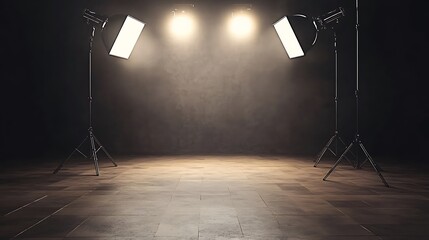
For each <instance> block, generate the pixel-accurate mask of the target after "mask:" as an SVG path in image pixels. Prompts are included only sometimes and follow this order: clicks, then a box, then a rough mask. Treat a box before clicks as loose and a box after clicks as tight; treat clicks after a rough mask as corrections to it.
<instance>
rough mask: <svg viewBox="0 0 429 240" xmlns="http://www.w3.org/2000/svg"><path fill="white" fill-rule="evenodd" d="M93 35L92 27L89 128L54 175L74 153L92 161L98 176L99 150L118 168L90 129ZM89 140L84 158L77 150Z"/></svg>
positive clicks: (90, 41)
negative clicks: (87, 151) (88, 151)
mask: <svg viewBox="0 0 429 240" xmlns="http://www.w3.org/2000/svg"><path fill="white" fill-rule="evenodd" d="M94 34H95V26H93V27H92V32H91V36H90V40H89V78H88V80H89V96H88V102H89V128H88V135H87V136H86V137H85V138H84V139H83V141H82V142H81V143H80V144H79V145H78V146H77V147H76V148H75V149H74V150H73V152H72V153H71V154H70V155H69V156H68V157H67V158H66V159H65V160H63V161H62V162H61V163H60V165H59V166H58V167H57V168H56V169H55V171H54V174H55V173H57V172H58V171H59V170H60V169H61V168H62V167H63V165H64V163H65V162H66V161H67V160H69V159H70V158H71V157H72V155H73V154H74V153H75V152H78V153H80V154H81V155H82V156H84V157H85V158H89V159H92V160H93V161H94V167H95V174H96V175H97V176H99V175H100V171H99V167H98V157H97V153H98V151H100V150H103V152H104V153H105V154H106V155H107V157H108V158H109V159H110V161H112V163H113V165H114V166H115V167H116V166H118V165H117V164H116V163H115V161H113V158H112V157H111V156H110V154H109V153H108V152H107V150H106V149H105V148H104V147H103V146H102V145H101V143H100V141H98V139H97V137H95V135H94V131H93V129H92V63H91V62H92V42H93V40H94ZM87 140H89V143H90V153H89V156H86V155H85V154H84V153H82V151H81V150H79V148H80V147H81V146H82V145H83V144H84V143H85V142H86V141H87Z"/></svg>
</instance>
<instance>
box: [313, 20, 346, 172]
mask: <svg viewBox="0 0 429 240" xmlns="http://www.w3.org/2000/svg"><path fill="white" fill-rule="evenodd" d="M337 21H338V20H337ZM332 30H333V32H334V53H335V98H334V101H335V132H334V135H333V136H332V137H331V138H330V139H329V141H328V143H326V145H325V146H324V147H323V149H322V151H321V152H320V153H319V155H318V156H317V159H316V161H315V163H314V167H317V165H318V164H319V162H320V161H321V160H322V157H323V155H325V153H326V151H327V150H329V151H330V152H331V153H332V154H333V155H334V156H335V157H336V156H337V154H338V143H341V144H342V146H343V147H346V144H345V143H344V141H343V139H342V138H341V136H340V133H339V131H338V50H337V33H336V32H335V29H334V28H332ZM334 142H335V149H334V150H332V148H331V145H333V143H334ZM345 158H346V159H347V161H349V162H350V163H351V164H352V162H351V161H350V160H349V159H348V158H347V156H345ZM352 165H353V164H352Z"/></svg>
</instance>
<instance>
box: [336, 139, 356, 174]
mask: <svg viewBox="0 0 429 240" xmlns="http://www.w3.org/2000/svg"><path fill="white" fill-rule="evenodd" d="M338 140H340V142H341V144H342V145H343V146H346V143H345V142H344V141H343V139H342V138H341V137H340V136H338ZM351 153H353V152H351ZM344 158H345V159H346V160H347V161H348V162H349V163H350V164H351V165H352V166H353V167H354V164H353V162H352V161H351V160H350V159H349V158H348V157H347V156H344Z"/></svg>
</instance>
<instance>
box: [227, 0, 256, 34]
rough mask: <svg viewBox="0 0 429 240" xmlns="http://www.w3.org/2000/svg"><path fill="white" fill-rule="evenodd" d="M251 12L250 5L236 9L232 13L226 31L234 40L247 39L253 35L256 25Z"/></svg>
mask: <svg viewBox="0 0 429 240" xmlns="http://www.w3.org/2000/svg"><path fill="white" fill-rule="evenodd" d="M251 11H252V9H251V5H246V6H244V7H237V8H236V10H234V11H233V12H232V14H231V17H230V19H229V22H228V29H229V32H230V34H231V35H232V36H233V37H234V38H235V39H244V38H249V37H251V36H252V35H253V33H254V31H255V28H256V27H255V25H256V24H255V20H254V18H253V15H252V12H251Z"/></svg>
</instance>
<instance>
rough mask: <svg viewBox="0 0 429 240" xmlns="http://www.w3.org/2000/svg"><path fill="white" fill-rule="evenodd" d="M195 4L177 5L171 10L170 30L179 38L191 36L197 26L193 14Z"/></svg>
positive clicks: (183, 38)
mask: <svg viewBox="0 0 429 240" xmlns="http://www.w3.org/2000/svg"><path fill="white" fill-rule="evenodd" d="M193 8H194V5H193V4H182V5H176V6H175V8H174V10H172V11H171V18H170V20H169V31H170V33H171V34H172V35H173V36H174V38H175V39H178V40H186V39H189V38H191V37H192V36H193V35H194V33H195V31H196V28H197V22H196V20H195V16H194V15H193V14H192V9H193Z"/></svg>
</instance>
